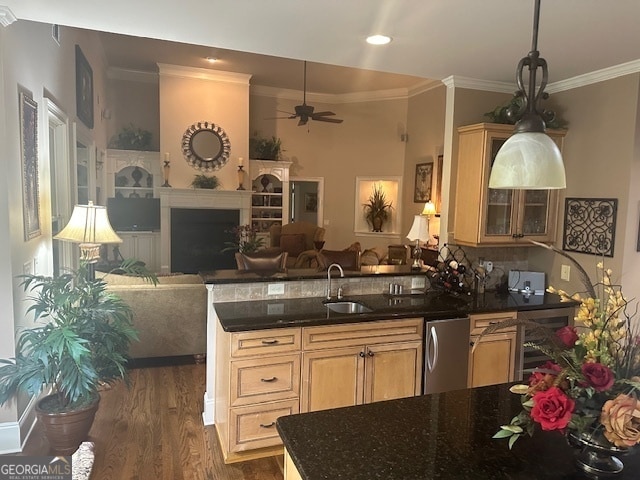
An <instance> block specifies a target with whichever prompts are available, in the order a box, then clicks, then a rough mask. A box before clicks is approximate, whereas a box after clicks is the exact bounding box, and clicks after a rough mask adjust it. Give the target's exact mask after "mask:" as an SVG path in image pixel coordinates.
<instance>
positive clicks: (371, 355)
mask: <svg viewBox="0 0 640 480" xmlns="http://www.w3.org/2000/svg"><path fill="white" fill-rule="evenodd" d="M367 355H369V356H370V357H373V356H374V355H375V353H373V352H372V351H371V350H369V351H368V352H367Z"/></svg>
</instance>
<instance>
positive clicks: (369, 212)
mask: <svg viewBox="0 0 640 480" xmlns="http://www.w3.org/2000/svg"><path fill="white" fill-rule="evenodd" d="M363 207H364V216H365V218H366V219H367V222H368V223H369V225H371V228H372V229H373V231H374V232H381V231H382V226H383V225H384V222H386V221H387V220H388V218H389V215H390V213H391V209H392V208H393V205H392V202H389V201H387V196H386V195H385V193H384V190H382V186H381V185H374V186H373V191H372V192H371V195H369V200H368V201H367V203H365V204H363Z"/></svg>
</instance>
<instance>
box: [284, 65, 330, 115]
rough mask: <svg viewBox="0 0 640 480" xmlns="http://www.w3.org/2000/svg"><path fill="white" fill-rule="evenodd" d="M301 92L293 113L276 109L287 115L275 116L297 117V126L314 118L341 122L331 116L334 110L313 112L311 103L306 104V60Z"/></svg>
mask: <svg viewBox="0 0 640 480" xmlns="http://www.w3.org/2000/svg"><path fill="white" fill-rule="evenodd" d="M303 82H304V86H303V93H302V105H296V106H295V113H293V112H284V111H282V110H278V111H279V112H282V113H287V114H289V116H288V117H276V118H291V119H293V118H298V119H299V120H298V126H300V125H306V124H307V122H308V121H309V120H315V121H317V122H330V123H342V121H343V120H342V119H340V118H331V117H332V116H333V115H335V113H334V112H329V111H325V112H314V111H313V110H314V107H313V106H311V105H307V62H306V60H305V62H304V77H303Z"/></svg>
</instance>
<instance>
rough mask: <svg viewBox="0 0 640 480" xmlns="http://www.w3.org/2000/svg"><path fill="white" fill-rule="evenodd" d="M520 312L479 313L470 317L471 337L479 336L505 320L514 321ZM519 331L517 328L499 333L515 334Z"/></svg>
mask: <svg viewBox="0 0 640 480" xmlns="http://www.w3.org/2000/svg"><path fill="white" fill-rule="evenodd" d="M517 316H518V312H516V311H513V312H496V313H477V314H473V315H469V325H470V328H471V332H470V333H471V335H479V334H481V333H482V331H483V330H484V329H485V328H487V327H488V326H489V325H494V324H496V323H500V322H504V321H505V320H513V319H515V318H517ZM516 329H517V326H516V325H514V326H512V327H508V328H503V329H502V330H500V331H499V332H498V333H503V332H513V331H515V330H516Z"/></svg>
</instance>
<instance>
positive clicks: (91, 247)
mask: <svg viewBox="0 0 640 480" xmlns="http://www.w3.org/2000/svg"><path fill="white" fill-rule="evenodd" d="M53 238H55V239H56V240H63V241H67V242H73V243H77V244H79V245H78V246H79V247H80V261H81V262H85V263H86V264H87V266H88V276H89V280H93V279H94V278H95V264H96V263H97V262H98V260H99V259H100V246H101V245H102V244H105V243H122V239H121V238H120V237H119V236H118V234H117V233H116V232H114V230H113V228H112V227H111V223H109V217H108V215H107V208H106V207H103V206H100V205H94V204H93V202H89V204H88V205H76V206H75V207H73V213H72V214H71V219H70V220H69V223H67V225H66V226H65V227H64V228H63V229H62V230H60V232H59V233H58V234H57V235H55V236H54V237H53Z"/></svg>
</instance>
